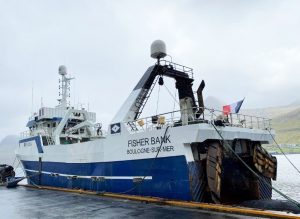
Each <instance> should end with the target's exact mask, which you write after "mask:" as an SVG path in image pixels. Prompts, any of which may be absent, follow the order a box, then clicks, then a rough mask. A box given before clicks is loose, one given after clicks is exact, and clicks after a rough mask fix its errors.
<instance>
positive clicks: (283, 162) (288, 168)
mask: <svg viewBox="0 0 300 219" xmlns="http://www.w3.org/2000/svg"><path fill="white" fill-rule="evenodd" d="M287 156H288V158H289V160H290V161H291V162H292V163H293V164H294V165H295V166H296V167H297V168H298V170H300V154H289V155H287ZM276 157H277V164H278V169H277V180H276V181H273V186H274V187H275V188H277V189H279V190H280V191H281V192H283V193H284V194H286V195H288V196H289V197H291V198H293V199H294V200H296V201H298V202H300V173H299V172H297V170H296V169H294V168H293V167H292V165H291V164H290V163H289V162H288V161H287V159H286V158H285V157H284V156H283V155H276ZM273 199H284V198H283V197H281V196H280V195H278V194H277V193H276V192H274V191H273Z"/></svg>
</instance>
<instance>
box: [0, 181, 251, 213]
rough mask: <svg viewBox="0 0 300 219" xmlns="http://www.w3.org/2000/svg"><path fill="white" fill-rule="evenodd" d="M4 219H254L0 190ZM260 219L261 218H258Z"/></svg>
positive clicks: (0, 210) (78, 196)
mask: <svg viewBox="0 0 300 219" xmlns="http://www.w3.org/2000/svg"><path fill="white" fill-rule="evenodd" d="M0 218H13V219H15V218H16V219H18V218H41V219H45V218H72V219H75V218H144V219H146V218H160V219H161V218H205V219H210V218H214V219H225V218H226V219H227V218H252V217H246V216H237V215H231V214H223V213H217V212H208V211H203V210H198V209H187V208H179V207H173V206H165V205H157V204H146V203H141V202H135V201H128V200H121V199H113V198H107V197H100V196H95V195H85V194H75V193H67V192H60V191H49V190H39V189H32V188H25V187H22V186H20V187H17V188H14V189H7V188H5V187H0ZM256 218H257V217H256Z"/></svg>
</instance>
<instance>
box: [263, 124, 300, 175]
mask: <svg viewBox="0 0 300 219" xmlns="http://www.w3.org/2000/svg"><path fill="white" fill-rule="evenodd" d="M267 130H268V132H269V133H270V135H271V137H272V139H273V141H274V142H275V144H276V145H277V147H278V148H279V150H280V151H281V153H282V154H283V155H284V156H285V158H286V159H287V160H288V162H289V163H290V164H291V165H292V166H293V167H294V168H295V170H296V171H297V172H298V173H299V174H300V171H299V169H298V168H297V167H296V166H295V165H294V164H293V162H292V161H291V160H290V159H289V158H288V157H287V156H286V154H285V153H284V151H283V150H282V148H281V147H280V146H279V144H278V143H277V141H276V140H275V138H274V137H273V135H272V133H271V132H270V130H269V129H267Z"/></svg>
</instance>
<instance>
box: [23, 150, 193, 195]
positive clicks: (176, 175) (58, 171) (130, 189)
mask: <svg viewBox="0 0 300 219" xmlns="http://www.w3.org/2000/svg"><path fill="white" fill-rule="evenodd" d="M22 164H23V166H24V169H25V171H26V174H27V175H28V176H30V175H35V176H33V177H30V180H29V183H30V184H37V185H46V186H55V187H64V188H81V189H86V190H93V191H99V192H101V191H105V192H113V193H123V194H133V195H143V196H153V197H162V198H169V199H181V200H191V199H192V197H191V192H190V184H189V169H188V165H187V161H186V159H185V157H184V156H176V157H165V158H157V159H143V160H130V161H116V162H98V163H58V162H43V163H42V167H40V164H39V162H38V161H22ZM40 168H41V169H42V170H41V172H42V174H40V175H39V174H36V173H37V172H39V170H40ZM144 176H146V178H145V180H144V181H143V182H142V183H137V182H134V181H135V180H136V179H141V178H143V177H144ZM96 177H97V178H96Z"/></svg>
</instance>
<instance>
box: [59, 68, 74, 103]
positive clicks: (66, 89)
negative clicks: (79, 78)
mask: <svg viewBox="0 0 300 219" xmlns="http://www.w3.org/2000/svg"><path fill="white" fill-rule="evenodd" d="M58 74H60V75H61V80H59V82H60V85H59V91H60V92H59V96H61V99H58V101H59V107H61V108H67V106H68V105H69V102H68V98H69V97H70V81H71V80H73V79H74V78H72V77H69V78H68V77H67V76H66V75H67V68H66V66H64V65H61V66H59V68H58Z"/></svg>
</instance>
